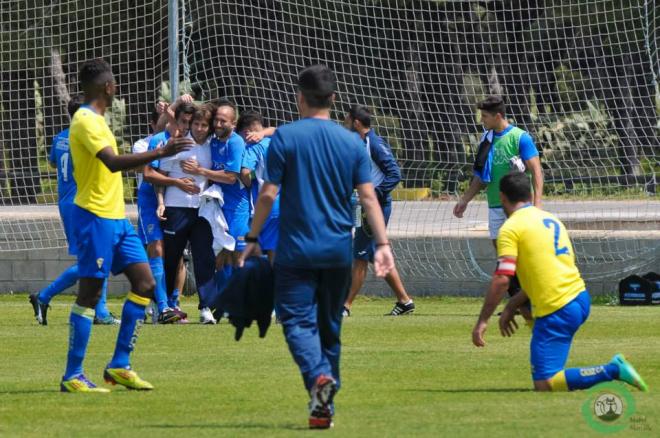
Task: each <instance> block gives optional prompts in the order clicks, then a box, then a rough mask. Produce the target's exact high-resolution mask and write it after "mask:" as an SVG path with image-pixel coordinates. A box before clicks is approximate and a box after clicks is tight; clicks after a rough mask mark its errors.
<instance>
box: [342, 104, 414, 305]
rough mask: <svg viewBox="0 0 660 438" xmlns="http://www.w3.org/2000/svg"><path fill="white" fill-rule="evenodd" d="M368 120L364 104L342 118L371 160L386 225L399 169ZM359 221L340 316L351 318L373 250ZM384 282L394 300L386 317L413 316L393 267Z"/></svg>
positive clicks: (366, 228) (370, 237)
mask: <svg viewBox="0 0 660 438" xmlns="http://www.w3.org/2000/svg"><path fill="white" fill-rule="evenodd" d="M371 119H372V116H371V111H369V108H367V107H366V106H364V105H354V106H353V107H351V109H350V111H349V112H348V114H346V117H345V118H344V126H346V127H347V128H348V129H350V130H351V131H354V132H356V133H357V134H358V135H359V136H360V138H361V139H362V141H363V142H364V147H365V149H366V150H367V153H368V154H369V158H371V182H372V183H373V185H374V190H375V191H376V196H377V197H378V203H379V204H380V208H381V210H382V211H383V216H384V217H385V224H386V225H387V223H388V221H389V219H390V214H391V213H392V197H391V196H390V193H391V192H392V190H394V189H395V188H396V186H397V184H399V181H401V169H400V168H399V165H398V164H397V162H396V158H394V155H392V150H391V149H390V146H389V145H388V144H387V142H386V141H385V139H383V138H382V137H380V136H379V135H378V134H376V131H374V130H373V129H372V128H371ZM361 222H362V223H361V226H358V227H357V229H356V230H355V237H354V239H353V282H352V284H351V291H350V292H349V294H348V298H347V299H346V303H344V316H350V315H351V306H352V305H353V300H355V297H356V296H357V294H358V293H359V292H360V289H362V285H363V284H364V280H365V279H366V277H367V267H368V263H369V262H372V263H373V261H374V250H375V248H376V247H375V242H374V239H373V234H372V232H371V229H370V227H369V223H368V222H367V221H366V220H364V219H363V220H362V221H361ZM385 281H386V282H387V284H388V285H389V286H390V288H391V289H392V291H394V294H395V295H396V298H397V301H396V303H395V304H394V308H393V309H392V310H391V311H390V312H389V313H388V314H387V315H390V316H399V315H407V314H411V313H413V312H414V311H415V303H413V300H412V299H411V298H410V297H409V296H408V294H407V293H406V289H405V288H404V287H403V283H402V282H401V277H399V272H398V271H397V270H396V267H395V268H394V269H392V271H390V273H389V274H387V276H386V277H385Z"/></svg>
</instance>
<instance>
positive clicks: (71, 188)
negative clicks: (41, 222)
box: [48, 128, 76, 204]
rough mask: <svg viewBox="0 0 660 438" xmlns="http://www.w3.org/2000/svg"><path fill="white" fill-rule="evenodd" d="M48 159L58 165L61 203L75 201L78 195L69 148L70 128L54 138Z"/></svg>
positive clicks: (58, 188)
mask: <svg viewBox="0 0 660 438" xmlns="http://www.w3.org/2000/svg"><path fill="white" fill-rule="evenodd" d="M48 160H49V161H50V162H51V163H52V164H53V165H55V166H56V167H57V194H58V197H59V199H58V201H59V203H60V204H62V203H67V204H71V203H73V198H75V196H76V181H75V180H74V179H73V160H71V151H70V150H69V129H68V128H67V129H65V130H64V131H62V132H60V133H59V134H57V135H56V136H55V138H53V145H52V147H51V148H50V156H49V158H48Z"/></svg>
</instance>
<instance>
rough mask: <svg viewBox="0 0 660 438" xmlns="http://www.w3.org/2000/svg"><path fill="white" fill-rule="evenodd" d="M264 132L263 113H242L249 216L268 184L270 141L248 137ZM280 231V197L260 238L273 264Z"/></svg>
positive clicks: (240, 126)
mask: <svg viewBox="0 0 660 438" xmlns="http://www.w3.org/2000/svg"><path fill="white" fill-rule="evenodd" d="M263 130H264V125H263V117H262V116H261V113H259V112H258V111H254V110H247V111H243V112H242V113H241V116H240V117H239V118H238V122H237V124H236V131H237V132H238V133H239V134H240V135H241V137H243V138H244V139H245V141H246V148H245V154H244V155H243V164H242V169H241V181H242V182H243V185H245V186H246V187H248V188H249V189H250V210H251V211H250V214H251V215H254V204H255V203H256V202H257V198H258V197H259V190H261V187H263V185H264V182H265V181H266V157H267V154H268V147H269V146H270V137H263V138H262V139H261V140H259V141H250V140H248V138H249V133H251V132H262V131H263ZM279 228H280V197H279V195H278V196H277V197H276V198H275V202H274V203H273V208H272V209H271V211H270V215H269V216H268V219H267V220H266V223H265V224H264V226H263V228H262V230H261V234H259V247H260V248H261V250H262V251H263V252H265V253H266V254H267V255H268V260H270V262H271V263H272V262H273V261H274V259H275V248H276V247H277V238H278V235H279Z"/></svg>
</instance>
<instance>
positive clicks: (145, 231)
mask: <svg viewBox="0 0 660 438" xmlns="http://www.w3.org/2000/svg"><path fill="white" fill-rule="evenodd" d="M157 208H158V205H157V204H154V203H153V202H151V201H143V200H142V199H138V222H137V229H138V235H139V236H140V240H141V241H142V244H144V245H149V244H150V243H151V242H156V241H157V240H163V230H162V229H161V227H160V223H161V221H160V219H158V215H157V214H156V209H157Z"/></svg>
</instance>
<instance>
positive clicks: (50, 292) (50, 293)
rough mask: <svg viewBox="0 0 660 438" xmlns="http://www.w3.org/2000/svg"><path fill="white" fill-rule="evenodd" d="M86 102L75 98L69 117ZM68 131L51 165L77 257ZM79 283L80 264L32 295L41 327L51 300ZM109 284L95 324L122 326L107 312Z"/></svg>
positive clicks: (71, 250)
mask: <svg viewBox="0 0 660 438" xmlns="http://www.w3.org/2000/svg"><path fill="white" fill-rule="evenodd" d="M82 103H83V97H82V96H75V97H73V98H72V99H71V100H70V101H69V104H68V106H67V110H68V112H69V116H70V117H71V118H73V115H74V114H75V112H76V111H78V108H80V105H82ZM69 149H70V148H69V128H67V129H65V130H63V131H62V132H60V133H59V134H57V135H56V136H55V138H53V145H52V146H51V149H50V155H49V157H48V162H49V163H50V165H51V166H52V167H55V168H57V195H58V198H57V205H58V208H59V210H60V218H61V219H62V226H63V227H64V235H65V236H66V241H67V243H68V245H69V255H72V256H75V255H76V244H75V242H74V240H73V238H74V232H73V228H74V226H75V225H74V223H73V221H72V220H71V211H72V209H73V205H74V204H73V198H75V197H76V189H77V187H76V182H75V181H74V179H73V160H72V159H71V151H70V150H69ZM77 281H78V264H77V263H76V264H74V265H71V266H69V267H68V268H67V269H66V270H64V272H62V273H61V274H60V276H59V277H57V278H56V279H55V281H53V282H52V283H51V284H49V285H48V286H46V288H44V289H42V290H41V291H39V293H36V294H32V295H30V304H32V309H33V310H34V317H35V318H36V320H37V322H38V323H39V324H41V325H48V308H49V307H50V300H52V299H53V297H54V296H56V295H59V294H60V293H62V292H63V291H65V290H66V289H68V288H70V287H71V286H73V285H74V284H76V282H77ZM107 290H108V282H107V281H106V282H105V283H104V284H103V290H102V292H101V298H100V299H99V302H98V303H97V304H96V307H95V308H94V313H95V314H94V324H119V320H118V319H117V318H115V317H114V315H113V314H112V313H110V311H109V310H108V307H107V304H106V296H107Z"/></svg>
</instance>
